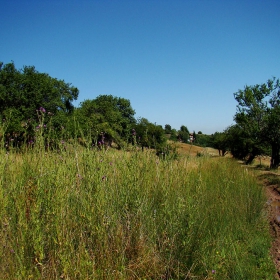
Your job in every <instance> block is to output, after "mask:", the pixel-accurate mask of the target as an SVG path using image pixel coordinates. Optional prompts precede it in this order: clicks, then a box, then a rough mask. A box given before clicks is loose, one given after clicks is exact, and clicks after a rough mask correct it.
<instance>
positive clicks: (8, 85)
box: [0, 62, 79, 131]
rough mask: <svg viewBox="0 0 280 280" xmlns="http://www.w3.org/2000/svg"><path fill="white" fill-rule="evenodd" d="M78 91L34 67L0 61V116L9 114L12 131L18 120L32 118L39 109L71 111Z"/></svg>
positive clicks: (18, 122)
mask: <svg viewBox="0 0 280 280" xmlns="http://www.w3.org/2000/svg"><path fill="white" fill-rule="evenodd" d="M78 94H79V90H78V89H77V88H76V87H74V86H72V85H71V84H70V83H66V82H64V81H63V80H58V79H55V78H52V77H50V76H49V75H48V74H46V73H40V72H38V71H37V70H36V69H35V67H34V66H24V67H23V69H21V70H17V69H16V68H15V65H14V63H13V62H11V63H8V64H5V65H4V64H3V63H0V113H1V114H2V116H3V118H8V116H9V115H12V118H11V123H10V129H12V130H17V131H20V130H21V126H22V125H21V124H22V122H26V121H27V120H30V119H36V118H37V112H38V110H39V108H44V109H45V110H46V112H51V114H55V113H57V112H58V111H62V112H64V113H69V112H72V111H73V109H74V106H73V104H72V102H73V101H74V100H76V99H77V98H78ZM36 110H37V111H36Z"/></svg>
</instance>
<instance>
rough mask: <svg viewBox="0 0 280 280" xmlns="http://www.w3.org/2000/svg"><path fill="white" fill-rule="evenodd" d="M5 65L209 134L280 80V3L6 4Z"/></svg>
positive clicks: (0, 34) (84, 0)
mask: <svg viewBox="0 0 280 280" xmlns="http://www.w3.org/2000/svg"><path fill="white" fill-rule="evenodd" d="M0 2H1V9H0V16H1V28H0V38H1V40H0V61H2V62H4V63H5V64H6V63H9V62H11V61H14V63H15V65H16V68H18V69H20V68H22V67H23V66H24V65H27V66H31V65H34V66H35V68H36V69H37V70H38V71H39V72H44V73H48V74H49V75H50V76H52V77H54V78H58V79H62V80H64V81H65V82H69V83H72V84H73V85H74V86H76V87H78V89H79V90H80V94H79V99H78V101H77V102H75V103H74V104H75V106H78V105H79V103H80V102H82V101H83V100H85V99H94V98H96V97H97V96H98V95H101V94H111V95H113V96H117V97H123V98H126V99H129V100H130V102H131V105H132V107H133V109H134V110H135V111H136V115H135V116H136V117H144V118H147V119H148V120H149V121H150V122H153V123H157V124H160V125H162V126H163V127H164V126H165V124H170V125H171V126H172V128H175V129H179V128H180V126H181V125H185V126H187V127H188V129H189V130H190V131H196V132H198V131H202V132H203V133H207V134H211V133H214V132H216V131H220V132H221V131H223V130H224V129H225V128H226V127H228V126H229V125H231V124H233V116H234V114H235V112H236V104H237V103H236V101H235V100H234V97H233V93H234V92H237V91H238V89H243V88H244V86H245V85H255V84H260V83H264V82H266V81H267V80H268V79H270V78H272V77H277V78H280V47H279V46H280V17H279V13H280V1H279V0H266V1H263V0H251V1H248V0H247V1H246V0H242V1H241V0H240V1H239V0H231V1H230V0H196V1H195V0H189V1H187V0H185V1H181V0H169V1H167V0H130V1H128V0H127V1H124V0H111V1H107V0H104V1H101V0H100V1H95V0H92V1H90V0H48V1H47V0H29V1H27V0H17V1H16V0H1V1H0Z"/></svg>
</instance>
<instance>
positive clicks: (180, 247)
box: [0, 147, 274, 279]
mask: <svg viewBox="0 0 280 280" xmlns="http://www.w3.org/2000/svg"><path fill="white" fill-rule="evenodd" d="M0 162H1V165H0V170H1V171H0V172H1V174H0V176H1V179H0V183H1V185H0V209H1V211H0V218H1V224H0V229H1V231H0V246H1V251H0V254H1V255H0V267H1V268H0V275H1V278H7V279H28V278H33V279H42V278H43V279H58V278H62V279H273V277H272V276H273V273H274V269H273V264H272V262H271V260H270V258H269V245H270V238H269V234H268V225H267V222H266V219H265V216H264V212H263V205H264V203H265V198H264V195H263V192H262V189H261V188H260V187H259V186H258V185H257V184H256V182H255V179H254V178H253V177H252V176H251V175H250V174H249V173H248V172H247V171H246V170H245V169H243V168H241V167H240V166H239V165H238V164H236V163H235V162H234V161H231V160H230V159H221V158H219V159H218V158H210V157H199V158H197V157H184V156H183V157H179V158H178V159H177V160H163V159H161V158H160V157H157V156H155V155H154V153H152V152H150V151H144V152H142V151H141V150H135V151H130V152H126V151H113V150H99V151H98V150H90V149H81V148H75V147H74V148H73V147H72V148H71V149H65V150H63V151H61V152H59V153H54V152H48V153H45V152H44V151H38V150H34V151H30V152H28V153H25V154H21V155H16V154H13V153H10V154H9V155H7V154H5V153H4V152H2V154H1V159H0Z"/></svg>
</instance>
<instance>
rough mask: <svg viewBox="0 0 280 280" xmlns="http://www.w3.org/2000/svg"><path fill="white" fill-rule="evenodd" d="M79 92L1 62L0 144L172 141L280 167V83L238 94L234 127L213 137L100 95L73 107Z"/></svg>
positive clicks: (162, 144)
mask: <svg viewBox="0 0 280 280" xmlns="http://www.w3.org/2000/svg"><path fill="white" fill-rule="evenodd" d="M78 95H79V90H78V88H76V87H75V86H73V85H72V84H71V83H66V82H65V81H64V80H58V79H56V78H52V77H50V76H49V75H48V74H46V73H40V72H38V71H37V70H36V69H35V67H34V66H24V67H23V68H22V69H20V70H18V69H16V67H15V65H14V63H13V62H11V63H8V64H3V63H0V117H1V118H0V140H1V141H2V146H3V145H4V146H5V147H6V148H7V149H8V148H10V147H14V148H17V149H21V147H22V146H28V145H29V146H32V145H33V144H34V142H36V137H38V134H39V135H40V136H42V137H43V138H44V139H45V140H44V141H45V143H44V144H45V145H46V147H49V148H55V147H56V146H57V145H58V143H61V142H62V143H63V142H65V141H71V139H72V140H73V139H78V141H79V143H80V144H81V145H84V146H86V147H97V148H101V147H103V146H113V145H114V146H115V147H116V148H119V149H120V148H122V147H125V146H126V145H127V144H130V145H137V146H138V147H141V148H142V149H143V148H145V147H147V148H153V149H156V150H157V152H158V153H159V152H160V151H166V147H168V140H170V141H179V142H183V143H190V144H194V145H198V146H202V147H214V148H216V149H218V150H219V153H220V155H221V156H224V155H225V154H227V153H228V152H230V153H231V154H232V155H233V156H234V157H235V158H238V159H243V160H245V161H246V163H248V164H249V163H251V162H252V161H253V160H254V158H255V157H256V156H258V155H264V154H265V155H270V156H271V164H270V166H271V168H277V167H278V166H279V163H280V157H279V152H280V83H279V80H278V79H275V78H273V79H270V80H268V81H267V82H266V83H264V84H260V85H254V86H245V87H244V89H243V90H239V91H238V92H236V93H234V98H235V100H236V101H237V104H238V105H237V112H236V114H235V116H234V121H235V124H234V125H231V126H229V127H228V128H226V129H225V130H224V131H223V132H216V133H214V134H212V135H206V134H203V133H202V132H201V131H198V133H196V132H195V131H193V132H190V131H189V130H188V128H187V127H186V126H185V125H182V126H181V127H180V129H179V130H176V129H174V128H172V127H171V125H169V124H166V125H165V127H164V128H163V127H162V126H161V125H156V124H154V123H151V122H150V121H148V120H147V119H146V118H139V119H136V118H135V111H134V109H133V108H132V106H131V104H130V101H129V100H128V99H125V98H121V97H115V96H112V95H100V96H97V97H96V98H95V99H92V100H90V99H88V100H84V101H83V102H81V103H80V106H79V107H77V108H76V107H75V106H74V105H73V101H75V100H77V98H78Z"/></svg>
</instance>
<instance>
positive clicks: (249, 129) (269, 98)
mask: <svg viewBox="0 0 280 280" xmlns="http://www.w3.org/2000/svg"><path fill="white" fill-rule="evenodd" d="M234 97H235V100H236V101H237V102H238V106H237V113H236V114H235V117H234V120H235V121H236V124H237V125H238V126H239V127H240V128H241V129H242V130H243V131H244V135H245V136H246V138H247V142H250V146H251V147H252V149H251V155H250V157H251V159H253V158H254V157H255V156H256V155H257V153H259V152H261V151H262V150H263V146H264V145H265V144H267V145H269V146H270V149H271V164H270V167H271V168H277V167H278V165H279V163H280V159H279V151H280V122H279V119H280V108H279V106H280V84H279V80H276V79H275V78H273V79H270V80H268V81H267V83H264V84H261V85H254V86H245V88H244V90H239V91H238V92H236V93H235V94H234Z"/></svg>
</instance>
